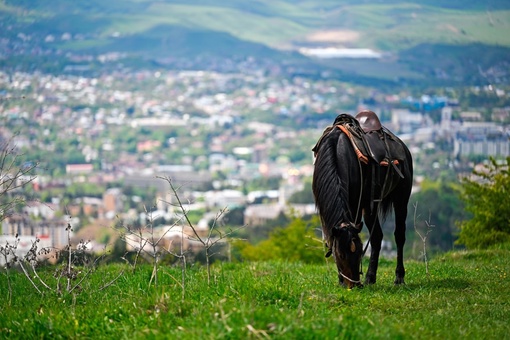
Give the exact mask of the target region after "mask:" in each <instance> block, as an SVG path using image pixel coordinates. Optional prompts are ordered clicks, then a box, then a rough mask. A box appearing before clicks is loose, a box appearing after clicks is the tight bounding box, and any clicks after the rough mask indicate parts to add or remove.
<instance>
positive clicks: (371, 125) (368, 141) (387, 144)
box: [312, 110, 406, 201]
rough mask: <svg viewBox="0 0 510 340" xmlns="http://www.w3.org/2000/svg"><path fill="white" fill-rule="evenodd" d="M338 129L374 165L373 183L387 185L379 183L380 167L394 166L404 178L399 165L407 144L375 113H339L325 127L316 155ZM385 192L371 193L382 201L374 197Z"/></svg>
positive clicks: (362, 160)
mask: <svg viewBox="0 0 510 340" xmlns="http://www.w3.org/2000/svg"><path fill="white" fill-rule="evenodd" d="M335 128H338V129H340V130H341V131H342V132H343V133H344V134H345V135H346V136H347V137H349V140H350V141H351V144H352V146H353V148H354V151H355V153H356V155H357V157H358V159H359V160H360V162H362V163H364V164H366V165H371V166H373V170H374V171H372V177H373V178H372V184H374V186H380V187H383V186H384V183H377V182H378V181H377V179H376V177H378V176H376V175H375V174H376V173H378V172H379V168H380V167H388V166H391V168H392V169H393V170H394V171H395V173H396V174H397V175H398V176H399V177H400V178H404V175H403V174H402V172H401V171H400V169H399V167H398V166H397V165H398V164H399V161H402V162H403V161H404V160H405V159H406V154H405V150H404V147H403V146H402V144H401V142H400V140H399V139H398V137H396V136H395V135H394V134H393V133H392V132H391V131H390V130H388V129H387V128H386V127H384V126H383V125H382V124H381V121H380V120H379V117H377V115H376V114H375V113H374V112H372V111H368V110H365V111H361V112H359V113H358V114H357V115H356V117H353V116H351V115H349V114H346V113H343V114H341V115H339V116H337V117H336V119H335V121H334V123H333V125H331V126H328V127H327V128H326V129H325V130H324V132H323V134H322V136H321V137H320V138H319V140H318V142H317V144H315V146H314V147H313V149H312V151H313V152H314V155H316V154H317V151H318V150H319V146H320V144H321V142H322V140H323V138H324V137H325V136H327V135H328V134H329V133H330V132H331V131H332V130H333V129H335ZM373 190H374V189H373ZM381 191H384V190H381ZM384 194H385V193H383V192H378V193H375V192H372V195H371V196H372V201H380V199H375V196H376V195H378V196H379V197H382V196H384Z"/></svg>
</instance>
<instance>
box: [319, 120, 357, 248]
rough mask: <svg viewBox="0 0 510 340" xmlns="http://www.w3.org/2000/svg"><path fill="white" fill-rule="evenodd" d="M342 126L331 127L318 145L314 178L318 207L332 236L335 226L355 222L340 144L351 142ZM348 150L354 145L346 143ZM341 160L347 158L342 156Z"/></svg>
mask: <svg viewBox="0 0 510 340" xmlns="http://www.w3.org/2000/svg"><path fill="white" fill-rule="evenodd" d="M341 135H342V133H341V131H340V130H339V129H332V130H331V131H330V132H329V133H328V134H327V135H326V136H323V137H322V140H321V141H320V142H319V144H318V145H317V146H316V150H315V151H316V158H315V167H314V172H313V178H312V191H313V195H314V198H315V206H316V208H317V210H318V213H319V216H320V219H321V222H322V229H323V231H324V234H325V236H326V239H329V238H330V236H331V235H332V232H333V230H334V228H335V227H338V226H339V225H340V223H341V222H348V221H352V218H351V216H350V212H349V206H348V191H347V190H348V183H347V182H345V181H346V180H347V178H346V176H345V175H344V178H342V176H341V175H340V168H339V164H340V163H339V159H338V157H339V154H338V150H339V147H341V145H340V144H341V143H344V144H345V143H348V142H349V141H348V140H347V139H346V138H342V136H341ZM347 146H348V150H350V148H352V146H351V145H347ZM341 161H342V163H343V162H345V161H346V160H344V159H342V160H341Z"/></svg>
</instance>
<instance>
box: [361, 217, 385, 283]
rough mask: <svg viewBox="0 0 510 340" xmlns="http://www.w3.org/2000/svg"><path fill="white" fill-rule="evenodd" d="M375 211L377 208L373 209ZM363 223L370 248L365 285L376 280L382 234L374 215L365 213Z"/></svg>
mask: <svg viewBox="0 0 510 340" xmlns="http://www.w3.org/2000/svg"><path fill="white" fill-rule="evenodd" d="M374 211H377V208H376V209H374ZM364 218H365V223H366V225H367V228H368V231H369V237H370V239H369V242H370V248H371V249H372V250H371V252H370V262H369V264H368V270H367V276H366V277H365V283H366V284H372V283H375V282H376V279H377V267H378V266H379V254H380V252H381V242H382V239H383V233H382V229H381V224H380V223H379V218H378V216H377V214H376V213H373V214H372V213H371V212H368V211H366V212H365V214H364Z"/></svg>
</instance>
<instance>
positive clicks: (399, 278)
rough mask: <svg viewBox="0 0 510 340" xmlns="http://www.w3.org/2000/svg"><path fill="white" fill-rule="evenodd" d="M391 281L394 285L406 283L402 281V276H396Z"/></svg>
mask: <svg viewBox="0 0 510 340" xmlns="http://www.w3.org/2000/svg"><path fill="white" fill-rule="evenodd" d="M393 283H394V284H395V285H405V284H406V283H405V282H404V278H403V277H397V278H396V279H395V281H394V282H393Z"/></svg>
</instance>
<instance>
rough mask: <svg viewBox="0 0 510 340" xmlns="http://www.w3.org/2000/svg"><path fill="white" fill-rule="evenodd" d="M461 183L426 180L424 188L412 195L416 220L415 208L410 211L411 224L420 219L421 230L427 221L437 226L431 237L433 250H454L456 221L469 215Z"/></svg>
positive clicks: (430, 242) (424, 228) (423, 184)
mask: <svg viewBox="0 0 510 340" xmlns="http://www.w3.org/2000/svg"><path fill="white" fill-rule="evenodd" d="M459 190H460V188H459V185H458V183H457V184H456V183H453V182H451V181H448V180H444V179H441V180H438V181H424V182H423V183H422V184H421V190H420V191H419V192H417V193H415V194H413V196H412V197H411V203H410V205H409V206H410V207H416V209H417V211H416V215H417V216H416V221H414V213H413V211H412V209H413V208H410V213H408V222H407V225H408V226H413V224H414V223H416V226H415V227H416V228H418V230H426V229H427V225H426V221H427V222H429V223H430V224H431V225H434V226H435V228H434V229H433V231H432V232H431V233H430V235H429V236H428V238H427V241H428V244H429V245H430V246H431V248H432V250H440V251H449V250H452V248H453V244H454V240H455V237H456V234H457V233H458V230H457V227H456V223H458V221H461V220H463V219H464V218H465V217H464V216H465V213H464V209H463V206H462V201H461V200H460V198H459Z"/></svg>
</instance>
